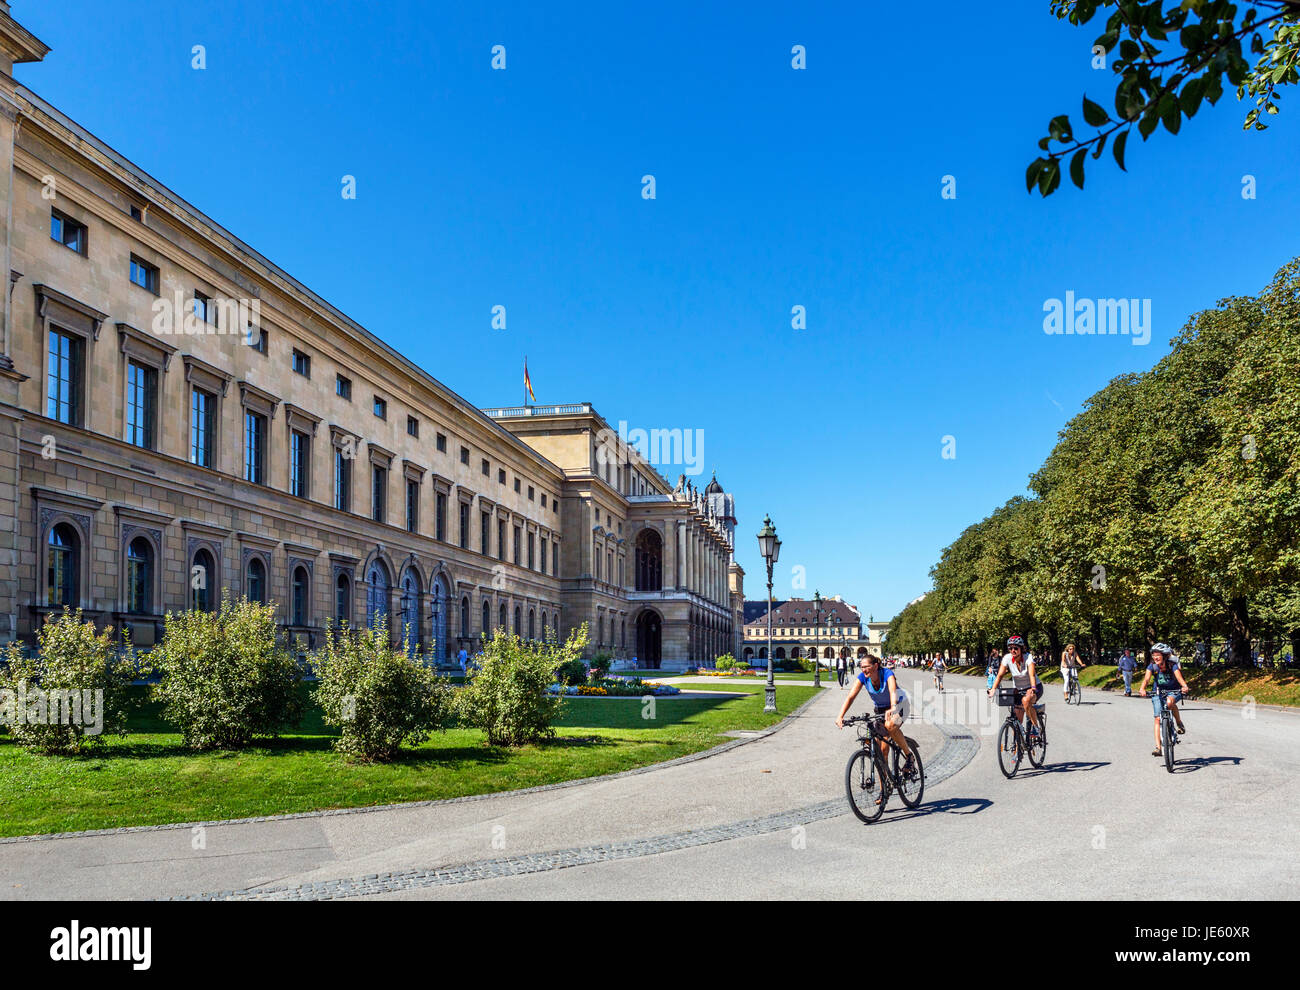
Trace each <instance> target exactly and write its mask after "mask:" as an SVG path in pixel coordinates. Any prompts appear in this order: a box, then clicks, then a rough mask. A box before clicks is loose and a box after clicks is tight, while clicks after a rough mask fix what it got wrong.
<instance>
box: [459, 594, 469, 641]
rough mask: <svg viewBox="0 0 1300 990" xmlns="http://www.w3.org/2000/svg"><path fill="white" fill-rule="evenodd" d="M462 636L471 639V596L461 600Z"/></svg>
mask: <svg viewBox="0 0 1300 990" xmlns="http://www.w3.org/2000/svg"><path fill="white" fill-rule="evenodd" d="M460 638H461V639H469V597H468V596H466V597H465V598H462V599H461V600H460Z"/></svg>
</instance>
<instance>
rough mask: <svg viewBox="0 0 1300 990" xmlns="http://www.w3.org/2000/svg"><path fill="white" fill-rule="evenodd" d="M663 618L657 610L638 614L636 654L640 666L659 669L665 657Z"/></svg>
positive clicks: (647, 610)
mask: <svg viewBox="0 0 1300 990" xmlns="http://www.w3.org/2000/svg"><path fill="white" fill-rule="evenodd" d="M662 635H663V620H661V619H660V618H659V614H658V613H657V612H652V611H650V610H649V609H646V611H644V612H642V613H641V614H640V615H639V616H637V620H636V655H637V659H638V661H639V662H640V666H642V667H649V668H651V669H652V670H658V669H659V662H660V660H661V659H662V657H663V641H662Z"/></svg>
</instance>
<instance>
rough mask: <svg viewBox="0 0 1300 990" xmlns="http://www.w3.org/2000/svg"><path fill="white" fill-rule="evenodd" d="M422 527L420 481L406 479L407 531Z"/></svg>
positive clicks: (411, 531) (410, 531)
mask: <svg viewBox="0 0 1300 990" xmlns="http://www.w3.org/2000/svg"><path fill="white" fill-rule="evenodd" d="M419 528H420V483H419V482H418V481H412V480H411V479H410V478H407V479H406V531H407V532H408V533H414V532H415V531H416V530H418V529H419Z"/></svg>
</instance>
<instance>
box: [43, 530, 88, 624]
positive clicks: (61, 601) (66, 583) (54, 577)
mask: <svg viewBox="0 0 1300 990" xmlns="http://www.w3.org/2000/svg"><path fill="white" fill-rule="evenodd" d="M47 577H48V582H47V584H46V593H47V595H48V601H49V603H50V604H51V605H70V606H72V607H73V608H76V607H77V606H78V605H79V604H81V602H80V597H81V596H80V585H81V540H80V538H78V536H77V531H76V530H75V529H73V528H72V527H71V526H69V525H68V524H67V523H59V524H58V525H57V526H55V527H54V528H53V529H51V530H50V545H49V574H48V576H47Z"/></svg>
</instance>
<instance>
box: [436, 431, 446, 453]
mask: <svg viewBox="0 0 1300 990" xmlns="http://www.w3.org/2000/svg"><path fill="white" fill-rule="evenodd" d="M437 446H438V451H439V452H440V453H443V454H445V453H447V437H446V435H445V434H442V433H439V434H438V444H437Z"/></svg>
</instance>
